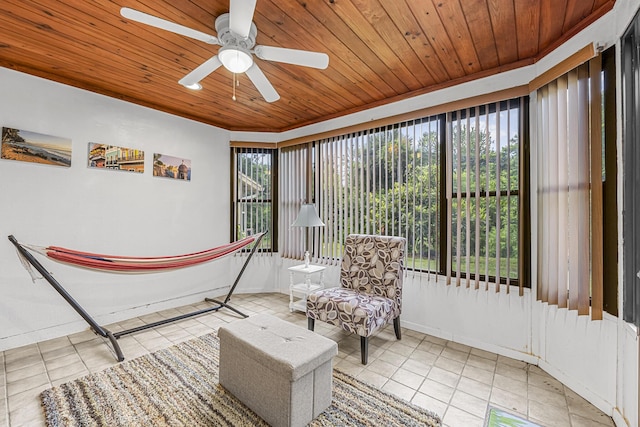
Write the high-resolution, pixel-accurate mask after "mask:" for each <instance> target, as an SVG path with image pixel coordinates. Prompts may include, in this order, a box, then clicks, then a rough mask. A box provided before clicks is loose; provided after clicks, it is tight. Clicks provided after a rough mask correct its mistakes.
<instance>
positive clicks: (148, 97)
mask: <svg viewBox="0 0 640 427" xmlns="http://www.w3.org/2000/svg"><path fill="white" fill-rule="evenodd" d="M231 1H233V0H231ZM614 2H615V0H297V1H296V0H257V6H256V11H255V14H254V22H255V24H256V26H257V28H258V35H257V39H256V42H257V44H262V45H270V46H279V47H287V48H294V49H303V50H311V51H318V52H325V53H327V54H328V55H329V58H330V59H329V67H328V68H327V69H326V70H317V69H312V68H305V67H300V66H294V65H288V64H283V63H276V62H268V61H263V60H260V59H256V62H257V64H258V65H259V66H260V68H261V69H262V71H263V72H264V74H265V75H266V76H267V78H268V79H269V80H270V81H271V83H272V84H273V86H274V87H275V89H276V90H277V91H278V92H279V94H280V96H281V98H280V100H279V101H277V102H274V103H267V102H265V101H264V100H263V99H262V98H261V96H260V94H259V93H258V91H257V90H256V89H255V88H254V86H253V85H252V83H251V82H250V81H249V80H248V78H247V77H246V76H245V75H243V74H241V75H239V76H238V79H239V83H240V85H239V86H238V89H237V100H236V101H233V100H232V99H231V92H232V74H231V73H230V72H229V71H227V70H225V69H224V68H222V67H221V68H219V69H218V70H216V71H215V72H214V73H212V74H211V75H209V76H208V77H206V78H205V79H203V80H202V84H203V86H204V89H203V90H201V91H191V90H188V89H186V88H184V87H183V86H181V85H179V84H178V80H179V79H181V78H182V77H183V76H184V75H186V74H187V73H188V72H190V71H191V70H193V69H194V68H195V67H197V66H198V65H200V64H201V63H202V62H204V61H205V60H207V59H209V58H210V57H211V56H213V55H215V54H216V52H217V49H218V48H219V47H218V46H217V45H209V44H206V43H203V42H200V41H197V40H193V39H190V38H187V37H185V36H181V35H176V34H173V33H170V32H167V31H163V30H160V29H157V28H153V27H150V26H147V25H143V24H140V23H137V22H133V21H129V20H127V19H125V18H123V17H122V16H121V15H120V8H121V7H123V6H125V7H130V8H133V9H136V10H139V11H142V12H146V13H149V14H152V15H155V16H157V17H160V18H163V19H166V20H170V21H173V22H176V23H179V24H181V25H184V26H187V27H190V28H194V29H197V30H200V31H202V32H205V33H208V34H212V35H216V33H215V27H214V21H215V18H216V17H217V16H219V15H220V14H222V13H225V12H228V11H229V0H200V1H197V0H191V1H188V0H91V1H88V0H87V1H78V0H2V2H0V16H1V17H0V66H3V67H6V68H11V69H15V70H18V71H22V72H25V73H29V74H32V75H35V76H40V77H44V78H46V79H50V80H53V81H57V82H61V83H64V84H68V85H71V86H76V87H79V88H82V89H87V90H90V91H93V92H97V93H101V94H104V95H108V96H111V97H115V98H118V99H123V100H126V101H130V102H133V103H136V104H139V105H143V106H147V107H150V108H154V109H157V110H161V111H165V112H168V113H172V114H176V115H178V116H182V117H187V118H190V119H193V120H196V121H201V122H204V123H208V124H211V125H214V126H218V127H221V128H224V129H228V130H245V131H271V132H280V131H285V130H289V129H294V128H297V127H300V126H304V125H308V124H312V123H316V122H320V121H322V120H326V119H329V118H333V117H338V116H341V115H344V114H348V113H353V112H357V111H361V110H364V109H367V108H371V107H374V106H379V105H382V104H386V103H389V102H393V101H397V100H400V99H403V98H405V97H409V96H414V95H419V94H423V93H427V92H430V91H433V90H436V89H439V88H442V87H446V86H449V85H453V84H457V83H460V82H463V81H468V80H471V79H476V78H479V77H484V76H487V75H491V74H494V73H498V72H501V71H505V70H509V69H513V68H517V67H521V66H525V65H529V64H532V63H533V62H535V61H536V60H538V59H540V58H541V57H543V56H544V55H546V54H547V53H549V52H550V51H552V50H553V49H555V48H556V47H558V46H559V45H560V44H562V43H563V42H565V41H567V40H568V39H569V38H570V37H572V36H573V35H575V34H576V33H577V32H578V31H580V30H581V29H583V28H585V27H586V26H587V25H589V24H591V23H592V22H594V21H595V20H597V19H598V18H599V17H601V16H602V15H604V14H605V13H606V12H608V11H609V10H611V8H612V7H613V4H614Z"/></svg>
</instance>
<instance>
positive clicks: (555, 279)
mask: <svg viewBox="0 0 640 427" xmlns="http://www.w3.org/2000/svg"><path fill="white" fill-rule="evenodd" d="M600 75H601V67H600V57H596V58H594V59H592V60H591V61H590V63H586V64H583V65H581V66H579V67H578V68H576V69H574V70H572V71H570V72H568V73H567V74H565V75H563V76H561V77H559V78H558V79H557V80H555V81H553V82H551V83H549V84H547V85H546V86H544V87H542V88H540V89H538V91H537V119H536V122H537V135H538V142H537V180H538V182H537V187H538V190H537V194H538V196H537V203H538V236H537V239H538V255H537V256H538V263H537V283H538V299H539V300H541V301H543V302H548V303H549V304H554V305H558V306H559V307H563V308H564V307H567V308H569V309H571V310H577V311H578V314H589V311H590V309H589V308H590V305H593V309H592V317H593V318H594V319H595V318H602V271H601V270H599V269H597V268H595V269H593V271H592V267H593V266H595V260H597V259H598V258H600V259H601V258H602V240H601V239H602V224H601V223H600V224H598V223H597V221H595V222H594V221H592V218H593V217H594V210H597V209H600V210H602V164H601V160H602V157H601V156H602V148H601V137H602V127H601V121H602V117H601V108H600V106H601V86H600ZM596 217H597V215H596ZM599 217H600V218H601V213H600V216H599ZM592 260H593V262H592ZM592 273H593V274H592ZM592 296H593V300H591V297H592Z"/></svg>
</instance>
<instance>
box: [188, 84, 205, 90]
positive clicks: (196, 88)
mask: <svg viewBox="0 0 640 427" xmlns="http://www.w3.org/2000/svg"><path fill="white" fill-rule="evenodd" d="M184 87H186V88H187V89H191V90H201V89H202V85H201V84H200V83H191V84H190V85H184Z"/></svg>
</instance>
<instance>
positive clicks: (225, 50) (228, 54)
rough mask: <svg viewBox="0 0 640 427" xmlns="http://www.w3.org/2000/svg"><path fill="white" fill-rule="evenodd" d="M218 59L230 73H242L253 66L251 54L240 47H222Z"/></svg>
mask: <svg viewBox="0 0 640 427" xmlns="http://www.w3.org/2000/svg"><path fill="white" fill-rule="evenodd" d="M218 58H219V59H220V62H222V65H224V68H226V69H227V70H229V71H231V72H232V73H244V72H245V71H247V70H248V69H249V67H251V66H252V65H253V58H252V57H251V54H250V53H249V51H247V50H246V49H243V48H241V47H235V46H234V47H230V46H223V47H221V48H220V50H219V51H218Z"/></svg>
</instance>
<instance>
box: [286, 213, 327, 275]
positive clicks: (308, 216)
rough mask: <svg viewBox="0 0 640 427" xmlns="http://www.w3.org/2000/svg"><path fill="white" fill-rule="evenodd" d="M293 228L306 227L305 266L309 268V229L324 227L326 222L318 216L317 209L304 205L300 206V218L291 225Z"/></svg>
mask: <svg viewBox="0 0 640 427" xmlns="http://www.w3.org/2000/svg"><path fill="white" fill-rule="evenodd" d="M291 226H292V227H306V230H305V245H304V246H305V252H304V266H305V268H306V267H309V262H310V258H311V256H310V255H309V250H308V247H309V230H308V228H309V227H324V222H322V220H321V219H320V217H319V216H318V213H317V212H316V208H315V207H314V206H313V204H311V203H303V204H302V206H300V212H299V213H298V217H297V218H296V220H295V221H294V222H293V224H291Z"/></svg>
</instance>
